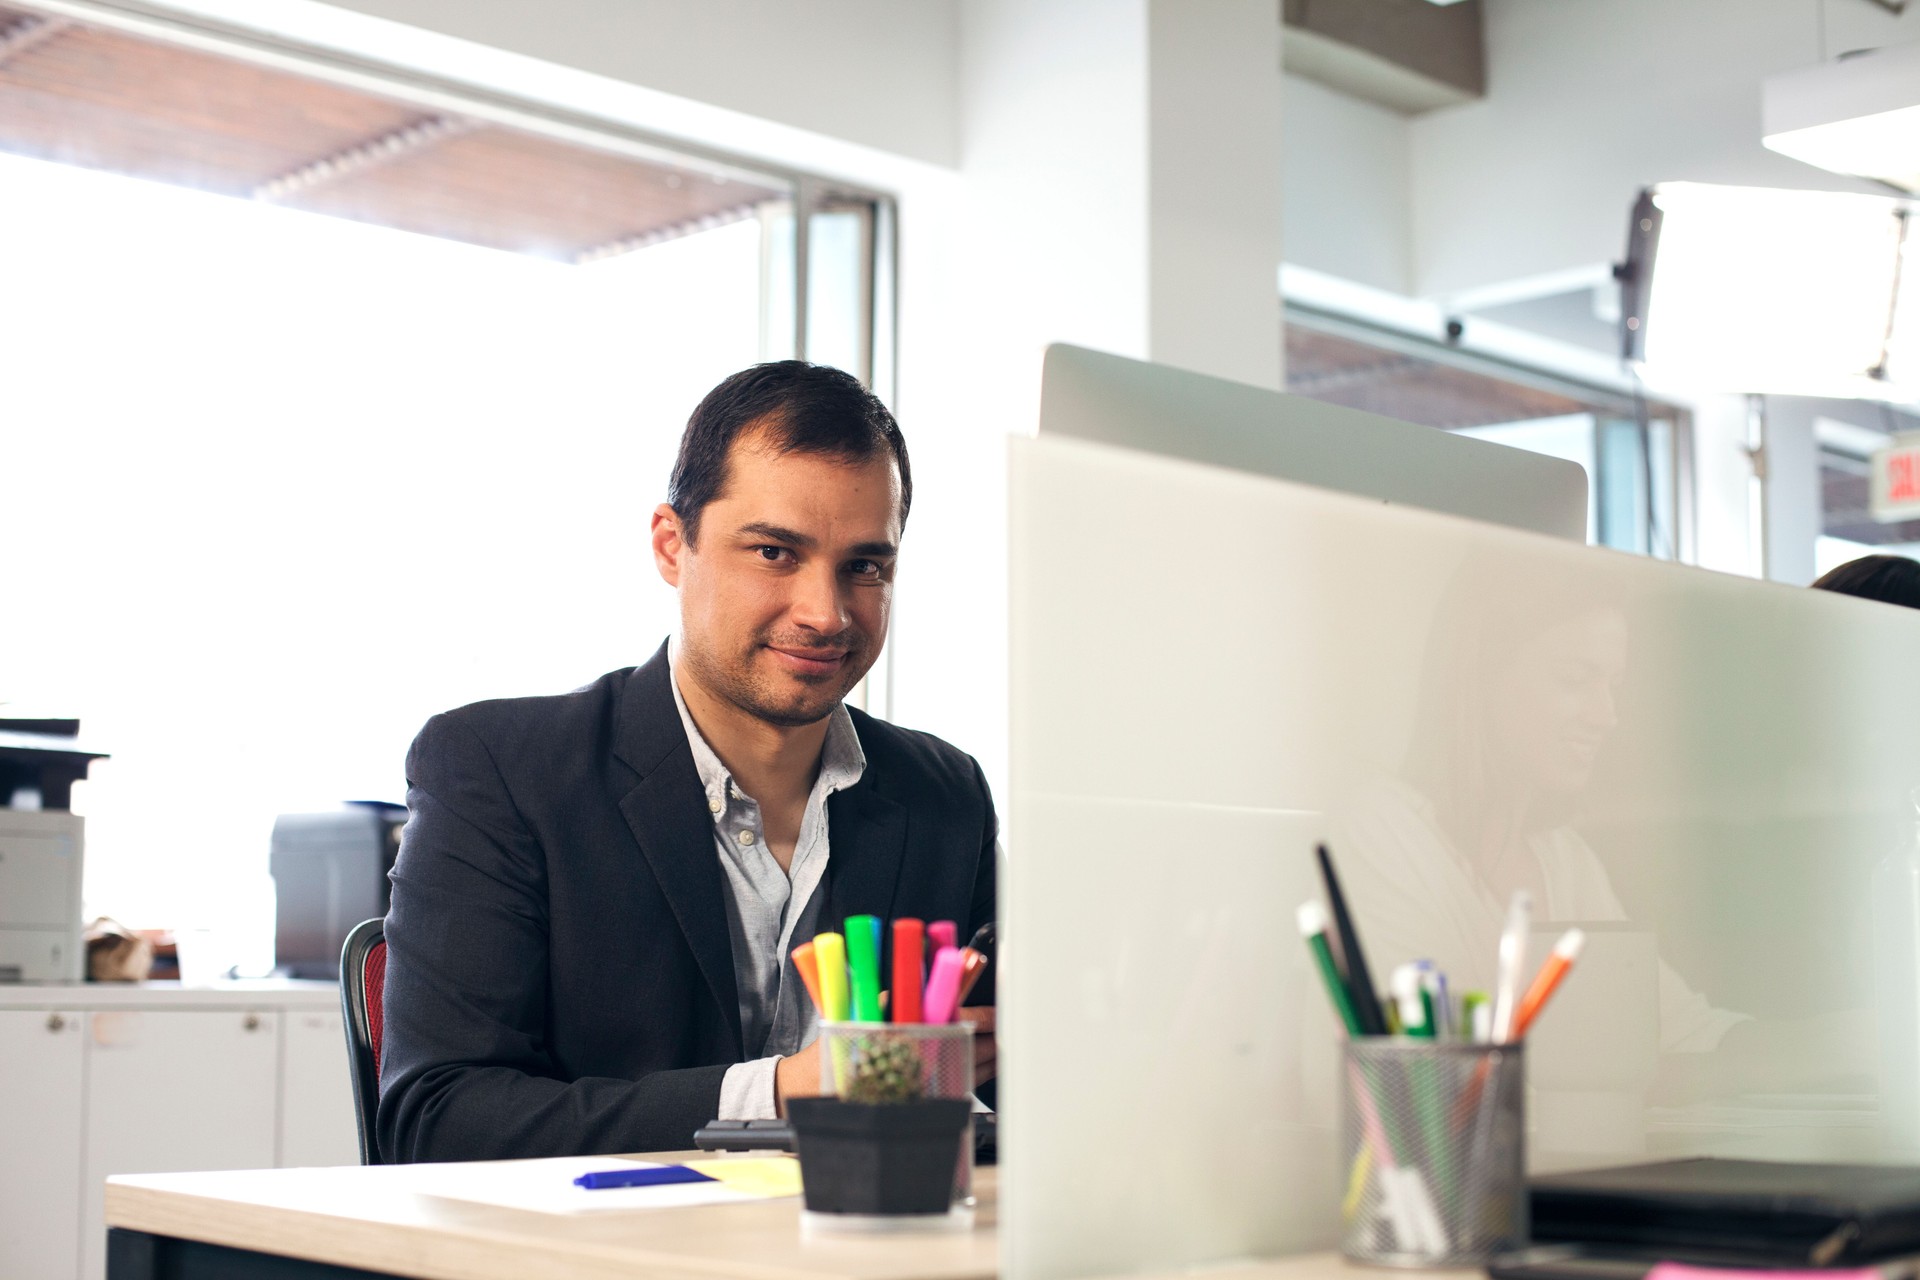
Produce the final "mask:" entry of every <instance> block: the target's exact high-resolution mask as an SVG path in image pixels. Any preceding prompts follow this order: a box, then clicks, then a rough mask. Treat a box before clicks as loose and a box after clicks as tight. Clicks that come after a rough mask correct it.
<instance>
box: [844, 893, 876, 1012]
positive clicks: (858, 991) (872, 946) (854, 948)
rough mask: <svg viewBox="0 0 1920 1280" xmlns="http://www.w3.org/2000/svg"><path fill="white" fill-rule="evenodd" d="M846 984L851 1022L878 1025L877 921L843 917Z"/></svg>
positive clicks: (868, 918)
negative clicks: (851, 1004)
mask: <svg viewBox="0 0 1920 1280" xmlns="http://www.w3.org/2000/svg"><path fill="white" fill-rule="evenodd" d="M847 981H848V985H849V986H850V987H851V988H852V992H851V994H852V997H853V1020H854V1021H855V1022H880V1021H882V1018H881V1016H880V920H879V917H877V916H848V917H847Z"/></svg>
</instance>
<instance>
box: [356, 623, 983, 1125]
mask: <svg viewBox="0 0 1920 1280" xmlns="http://www.w3.org/2000/svg"><path fill="white" fill-rule="evenodd" d="M669 679H670V676H669V675H668V670H667V657H666V649H665V648H664V647H662V649H661V650H660V652H658V653H656V654H655V655H654V656H653V659H652V660H651V661H649V662H648V663H646V665H644V666H640V667H630V668H627V669H625V670H621V671H615V672H613V673H611V674H609V675H605V676H602V677H601V678H600V679H598V680H596V681H594V682H593V683H592V684H590V685H588V686H587V687H586V688H584V689H580V690H578V691H576V692H574V693H569V694H564V695H561V696H558V697H546V698H509V699H503V700H499V701H494V702H479V703H475V704H473V705H472V706H468V707H462V708H460V709H459V710H457V711H449V712H447V713H445V714H443V715H437V716H435V717H434V718H433V719H431V720H429V721H428V722H427V725H426V727H425V728H424V729H422V730H421V731H420V736H419V737H418V738H416V739H415V740H414V743H413V749H412V750H411V751H409V752H408V754H407V807H408V809H409V810H410V813H409V816H408V819H407V826H406V831H405V834H404V836H403V837H402V839H401V844H400V855H399V861H398V862H397V864H396V865H395V867H394V870H393V906H392V909H391V910H390V912H389V914H388V915H387V922H386V936H387V979H386V1011H385V1012H386V1025H385V1032H384V1039H383V1043H382V1053H381V1063H380V1110H379V1116H378V1119H377V1123H376V1132H377V1136H378V1141H379V1144H380V1151H381V1154H382V1155H383V1156H384V1157H385V1158H386V1159H387V1160H389V1161H394V1162H406V1161H415V1160H491V1159H503V1158H509V1157H518V1156H553V1155H576V1154H599V1153H605V1152H629V1151H668V1150H676V1149H683V1148H686V1147H688V1146H690V1145H692V1137H693V1131H694V1130H695V1129H697V1128H699V1127H700V1126H701V1125H702V1124H704V1123H706V1122H707V1121H708V1120H710V1119H712V1118H713V1116H714V1113H715V1110H716V1108H717V1106H718V1103H719V1098H720V1078H721V1076H723V1075H724V1074H725V1073H726V1069H727V1067H728V1066H730V1065H731V1064H733V1063H736V1062H739V1061H740V1060H741V1058H742V1056H743V1055H742V1048H741V1042H740V1006H739V1000H738V998H737V996H736V994H735V989H734V978H733V952H732V948H731V944H730V942H729V939H728V934H727V913H726V907H725V902H724V898H723V896H722V895H723V893H724V889H723V888H722V883H721V881H722V877H721V871H720V865H719V862H718V860H717V855H716V854H715V852H714V847H713V823H712V816H711V815H710V814H709V813H708V812H707V806H706V799H705V795H704V793H703V792H702V790H701V786H700V780H699V776H698V774H697V773H696V772H695V770H694V765H693V755H692V752H691V750H690V749H689V748H688V746H687V736H686V732H685V730H684V729H683V728H682V727H681V724H680V716H679V713H678V710H677V709H676V707H675V706H674V701H673V691H672V688H671V686H670V684H669V683H668V682H669ZM852 714H853V722H854V727H855V729H856V730H857V731H858V733H859V735H860V745H861V747H862V748H863V749H864V750H865V752H866V756H867V769H866V774H865V775H864V776H863V777H862V778H861V780H860V781H859V783H858V784H856V785H855V786H853V787H850V788H848V789H847V790H845V791H842V792H839V793H837V794H835V795H834V796H833V797H832V798H831V799H829V800H828V802H827V815H828V821H829V829H830V833H831V835H830V838H831V840H832V853H831V855H830V858H829V861H828V866H827V878H826V881H825V891H826V893H827V894H828V897H827V899H826V907H825V910H824V912H823V915H822V919H821V925H822V927H823V928H826V927H829V926H831V927H833V928H836V929H837V928H839V927H840V923H839V922H840V921H842V920H843V919H844V918H845V917H847V916H849V915H858V914H871V915H876V916H880V917H882V918H885V917H889V916H918V917H920V918H921V919H926V920H936V919H952V920H956V921H960V922H961V923H962V927H963V928H964V929H965V930H967V931H968V932H967V933H963V934H962V935H961V936H962V937H966V936H968V934H969V933H970V932H971V931H972V930H973V929H975V928H977V927H978V926H979V925H981V924H983V923H985V922H986V921H988V920H990V919H992V918H993V908H994V899H993V892H994V866H993V857H994V838H995V835H996V825H995V818H994V811H993V801H992V798H991V797H990V796H989V795H988V793H987V785H986V780H985V779H984V778H983V777H982V775H981V773H980V766H979V765H978V764H976V763H975V762H974V760H973V758H972V757H971V756H968V755H966V754H964V753H962V752H960V751H957V750H955V749H954V748H953V747H950V746H948V745H947V744H946V743H944V742H942V741H940V740H939V739H938V738H934V737H931V736H929V735H927V734H924V733H914V732H911V731H909V730H905V729H899V728H895V727H894V726H893V725H890V724H887V723H886V722H884V721H881V720H875V719H873V718H872V717H870V716H867V715H864V714H862V713H861V712H859V711H854V712H853V713H852ZM991 1000H992V993H991V990H990V989H987V988H986V984H985V983H984V982H983V983H982V989H981V990H977V991H976V992H975V993H974V996H973V997H972V999H971V1000H970V1001H969V1003H974V1004H982V1003H988V1002H990V1001H991Z"/></svg>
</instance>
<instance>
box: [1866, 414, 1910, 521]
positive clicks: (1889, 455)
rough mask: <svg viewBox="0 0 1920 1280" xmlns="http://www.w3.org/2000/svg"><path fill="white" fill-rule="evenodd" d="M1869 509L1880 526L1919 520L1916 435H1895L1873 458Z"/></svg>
mask: <svg viewBox="0 0 1920 1280" xmlns="http://www.w3.org/2000/svg"><path fill="white" fill-rule="evenodd" d="M1872 509H1873V518H1874V519H1875V520H1878V521H1880V522H1881V523H1883V524H1892V523H1894V522H1895V521H1899V520H1912V519H1915V518H1920V433H1916V434H1908V435H1902V436H1895V437H1894V438H1893V444H1892V445H1891V446H1890V447H1888V448H1885V449H1882V450H1881V451H1880V452H1879V453H1876V454H1874V455H1873V493H1872Z"/></svg>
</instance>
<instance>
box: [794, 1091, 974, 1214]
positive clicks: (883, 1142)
mask: <svg viewBox="0 0 1920 1280" xmlns="http://www.w3.org/2000/svg"><path fill="white" fill-rule="evenodd" d="M787 1118H788V1119H789V1120H790V1121H791V1122H792V1124H793V1137H794V1143H795V1145H796V1146H797V1147H798V1148H799V1150H800V1177H801V1182H802V1184H803V1186H804V1188H805V1192H806V1201H807V1208H808V1209H810V1210H812V1211H813V1212H815V1213H865V1214H892V1213H945V1212H946V1211H947V1210H948V1208H950V1207H951V1206H952V1204H953V1180H954V1176H955V1174H956V1173H957V1172H958V1170H959V1167H960V1140H961V1137H962V1135H964V1134H966V1133H967V1131H968V1126H969V1125H970V1123H971V1121H972V1119H973V1104H972V1103H971V1102H970V1101H968V1100H967V1099H965V1098H919V1099H916V1100H915V1101H912V1102H889V1103H866V1102H843V1101H841V1100H840V1099H839V1098H794V1099H793V1100H791V1101H790V1102H788V1103H787Z"/></svg>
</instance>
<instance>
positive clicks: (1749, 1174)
mask: <svg viewBox="0 0 1920 1280" xmlns="http://www.w3.org/2000/svg"><path fill="white" fill-rule="evenodd" d="M1531 1186H1532V1192H1533V1195H1532V1210H1533V1238H1534V1240H1535V1241H1536V1242H1540V1243H1559V1244H1573V1245H1580V1246H1583V1248H1582V1250H1581V1252H1582V1253H1592V1254H1611V1255H1616V1256H1623V1257H1644V1258H1666V1259H1671V1260H1673V1261H1677V1262H1698V1263H1703V1264H1716V1263H1717V1264H1720V1265H1731V1266H1776V1267H1786V1266H1793V1267H1839V1266H1860V1265H1864V1264H1867V1263H1873V1262H1880V1261H1884V1260H1886V1259H1888V1258H1895V1257H1899V1256H1901V1255H1903V1254H1914V1253H1920V1169H1916V1168H1912V1167H1908V1166H1901V1165H1865V1164H1787V1163H1775V1162H1772V1161H1765V1160H1719V1159H1706V1158H1703V1159H1695V1160H1669V1161H1664V1162H1661V1163H1659V1164H1640V1165H1629V1166H1626V1167H1623V1168H1616V1169H1596V1170H1592V1171H1590V1172H1585V1173H1566V1174H1556V1175H1554V1176H1551V1177H1544V1178H1535V1179H1534V1180H1533V1181H1532V1184H1531Z"/></svg>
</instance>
